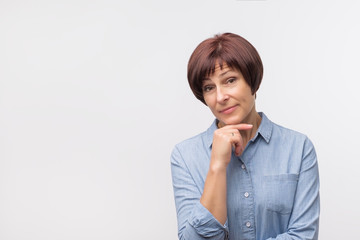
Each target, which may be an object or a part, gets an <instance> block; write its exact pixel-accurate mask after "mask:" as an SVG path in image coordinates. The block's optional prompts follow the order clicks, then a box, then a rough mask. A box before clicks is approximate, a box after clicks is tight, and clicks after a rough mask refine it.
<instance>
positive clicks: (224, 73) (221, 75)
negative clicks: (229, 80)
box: [219, 69, 232, 77]
mask: <svg viewBox="0 0 360 240" xmlns="http://www.w3.org/2000/svg"><path fill="white" fill-rule="evenodd" d="M229 72H232V70H231V69H230V70H228V71H226V72H223V73H220V74H219V77H223V76H224V75H226V74H227V73H229Z"/></svg>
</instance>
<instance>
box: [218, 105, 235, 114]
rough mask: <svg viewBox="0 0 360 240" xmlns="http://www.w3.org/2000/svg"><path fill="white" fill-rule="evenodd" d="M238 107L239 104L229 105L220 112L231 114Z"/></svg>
mask: <svg viewBox="0 0 360 240" xmlns="http://www.w3.org/2000/svg"><path fill="white" fill-rule="evenodd" d="M236 107H237V106H236V105H235V106H232V107H229V108H225V109H224V110H221V111H220V113H224V114H230V113H232V112H233V111H235V109H236Z"/></svg>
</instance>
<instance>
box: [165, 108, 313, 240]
mask: <svg viewBox="0 0 360 240" xmlns="http://www.w3.org/2000/svg"><path fill="white" fill-rule="evenodd" d="M259 114H260V116H261V117H262V121H261V124H260V126H259V128H258V130H257V133H256V134H255V136H254V138H253V139H251V140H250V141H249V143H248V144H247V146H246V147H245V150H244V151H243V153H242V155H241V156H236V155H235V154H234V153H233V154H232V157H231V161H230V163H229V165H228V168H227V221H226V223H225V225H222V224H220V223H219V222H218V221H217V220H216V219H215V218H214V216H213V215H212V214H211V213H210V212H209V211H208V210H207V209H206V208H205V207H204V206H203V205H202V204H201V203H200V197H201V195H202V193H203V189H204V183H205V179H206V175H207V172H208V169H209V163H210V155H211V145H212V139H213V133H214V131H215V130H216V129H217V126H216V121H214V122H213V124H212V125H211V126H210V127H209V129H208V130H207V131H205V132H203V133H201V134H199V135H197V136H195V137H192V138H190V139H188V140H185V141H183V142H181V143H179V144H177V145H176V146H175V148H174V150H173V152H172V155H171V171H172V180H173V187H174V195H175V205H176V211H177V218H178V231H179V233H178V235H179V239H184V240H185V239H186V240H197V239H235V240H245V239H246V240H250V239H253V240H255V239H256V240H266V239H267V240H269V239H278V240H280V239H294V240H295V239H296V240H307V239H317V238H318V230H319V213H320V198H319V173H318V164H317V159H316V153H315V149H314V146H313V144H312V143H311V141H310V140H309V139H308V138H307V137H306V136H305V135H303V134H301V133H298V132H295V131H293V130H290V129H287V128H284V127H281V126H279V125H276V124H274V123H273V122H271V121H270V120H269V119H268V118H267V117H266V116H265V114H263V113H259Z"/></svg>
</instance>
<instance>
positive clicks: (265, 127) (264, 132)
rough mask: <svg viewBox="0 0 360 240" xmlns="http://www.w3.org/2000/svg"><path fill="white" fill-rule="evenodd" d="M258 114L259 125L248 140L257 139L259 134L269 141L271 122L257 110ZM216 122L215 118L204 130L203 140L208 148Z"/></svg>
mask: <svg viewBox="0 0 360 240" xmlns="http://www.w3.org/2000/svg"><path fill="white" fill-rule="evenodd" d="M259 115H260V116H261V123H260V126H259V128H258V130H257V132H256V134H255V136H254V138H253V139H251V140H250V141H253V142H254V141H255V140H256V139H257V137H258V136H259V135H260V136H261V137H262V138H263V139H264V140H265V141H266V143H269V141H270V138H271V133H272V127H273V123H272V122H271V121H270V120H269V119H268V118H267V117H266V115H265V114H264V113H263V112H259ZM217 122H218V120H217V119H215V120H214V121H213V123H212V124H211V126H210V127H209V128H208V129H207V130H206V132H205V139H204V141H205V144H206V146H208V147H209V148H210V147H211V145H212V141H213V136H214V132H215V130H216V129H217V128H218V127H217Z"/></svg>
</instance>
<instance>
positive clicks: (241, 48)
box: [187, 33, 263, 104]
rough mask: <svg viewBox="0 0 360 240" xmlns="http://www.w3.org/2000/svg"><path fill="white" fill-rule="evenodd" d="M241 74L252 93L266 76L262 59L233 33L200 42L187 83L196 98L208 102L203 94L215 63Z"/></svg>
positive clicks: (192, 57) (246, 42)
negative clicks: (225, 65) (224, 65)
mask: <svg viewBox="0 0 360 240" xmlns="http://www.w3.org/2000/svg"><path fill="white" fill-rule="evenodd" d="M216 62H218V63H219V65H220V68H222V66H223V64H224V63H226V64H227V65H228V67H229V68H232V69H236V70H238V71H240V72H241V74H242V75H243V77H244V79H245V81H246V82H247V83H248V84H249V86H250V88H251V91H252V94H255V93H256V91H257V90H258V89H259V86H260V83H261V80H262V77H263V65H262V61H261V58H260V56H259V54H258V52H257V51H256V49H255V48H254V46H253V45H251V43H249V42H248V41H247V40H246V39H244V38H243V37H241V36H239V35H236V34H233V33H223V34H220V35H215V36H214V37H213V38H209V39H206V40H204V41H203V42H201V43H200V44H199V45H198V46H197V47H196V48H195V50H194V52H193V53H192V55H191V57H190V59H189V63H188V74H187V77H188V81H189V85H190V88H191V90H192V91H193V93H194V95H195V97H196V98H197V99H199V100H200V101H201V102H203V103H204V104H206V103H205V100H204V97H203V91H202V82H203V80H204V78H206V77H208V76H209V75H211V74H213V73H214V71H215V64H216Z"/></svg>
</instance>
